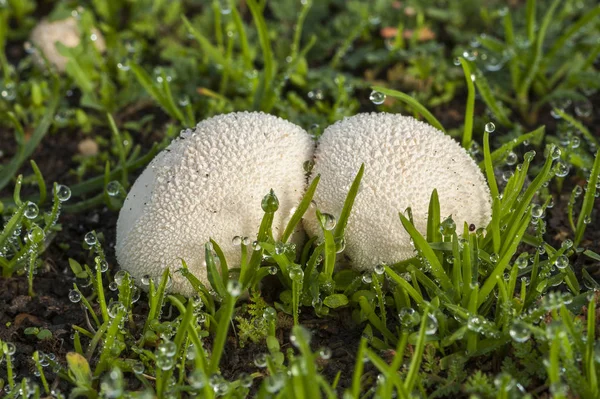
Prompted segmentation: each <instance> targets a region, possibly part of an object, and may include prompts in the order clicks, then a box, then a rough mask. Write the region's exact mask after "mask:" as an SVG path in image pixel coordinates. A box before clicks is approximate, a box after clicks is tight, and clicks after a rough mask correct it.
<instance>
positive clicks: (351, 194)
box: [333, 164, 365, 238]
mask: <svg viewBox="0 0 600 399" xmlns="http://www.w3.org/2000/svg"><path fill="white" fill-rule="evenodd" d="M364 173H365V164H362V165H360V169H359V170H358V173H357V174H356V177H354V181H353V182H352V185H351V186H350V190H349V191H348V195H347V196H346V200H345V201H344V207H343V208H342V212H341V213H340V217H339V218H338V220H337V224H336V226H335V232H334V234H333V235H334V237H335V238H341V237H343V236H344V231H345V230H346V226H347V225H348V219H349V218H350V212H352V207H353V206H354V200H355V199H356V195H357V194H358V189H359V188H360V181H361V180H362V177H363V175H364Z"/></svg>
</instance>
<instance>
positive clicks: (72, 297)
mask: <svg viewBox="0 0 600 399" xmlns="http://www.w3.org/2000/svg"><path fill="white" fill-rule="evenodd" d="M69 301H71V302H73V303H77V302H79V301H81V294H80V293H79V292H78V291H75V290H71V291H69Z"/></svg>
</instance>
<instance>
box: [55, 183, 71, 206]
mask: <svg viewBox="0 0 600 399" xmlns="http://www.w3.org/2000/svg"><path fill="white" fill-rule="evenodd" d="M56 197H57V198H58V200H59V201H60V202H65V201H68V200H69V198H71V189H70V188H69V187H67V186H65V185H63V184H58V185H57V186H56Z"/></svg>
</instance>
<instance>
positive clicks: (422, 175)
mask: <svg viewBox="0 0 600 399" xmlns="http://www.w3.org/2000/svg"><path fill="white" fill-rule="evenodd" d="M313 159H314V167H313V169H312V176H313V178H314V176H317V175H321V181H320V182H319V185H318V187H317V190H316V192H315V195H314V198H313V199H314V201H315V202H316V204H317V207H318V208H319V209H320V210H321V211H322V212H327V213H330V214H332V215H334V216H335V217H339V215H340V213H341V210H342V207H343V204H344V200H345V198H346V195H347V192H348V189H349V187H350V185H351V184H352V182H353V180H354V178H355V176H356V173H357V172H358V170H359V169H360V166H361V164H363V163H364V164H365V172H364V175H363V178H362V181H361V186H360V190H359V192H358V194H357V196H356V199H355V203H354V207H353V210H352V213H351V215H350V218H349V220H348V225H347V228H346V231H345V240H346V246H345V249H344V254H345V255H346V257H347V258H348V259H349V261H350V264H351V265H352V267H354V268H355V269H357V270H372V269H373V268H374V267H375V266H376V265H378V264H381V263H395V262H398V261H401V260H404V259H408V258H411V257H413V256H414V252H413V246H412V244H411V242H410V237H409V235H408V233H407V232H406V231H405V230H404V228H403V226H402V224H401V222H400V219H399V217H398V212H402V211H404V210H405V209H406V208H407V207H409V206H410V207H412V213H413V219H414V224H415V227H416V228H417V229H418V230H419V231H420V232H421V233H425V231H426V225H427V212H428V206H429V200H430V196H431V193H432V191H433V190H434V189H437V191H438V194H439V198H440V208H441V214H442V215H443V216H447V215H452V217H453V219H454V220H455V221H456V222H457V223H459V222H460V223H461V224H462V222H467V223H469V224H474V225H475V226H477V227H483V226H486V225H487V224H488V223H489V221H490V218H491V197H490V192H489V188H488V186H487V183H486V181H485V179H484V177H483V175H482V173H481V171H480V169H479V167H478V166H477V164H476V163H475V162H474V161H473V159H472V158H471V157H470V156H469V155H468V154H467V152H466V151H465V150H464V149H463V148H462V147H461V146H460V145H459V144H458V143H457V142H456V141H454V140H453V139H452V138H450V137H449V136H447V135H445V134H444V133H442V132H441V131H439V130H436V129H435V128H433V127H432V126H430V125H428V124H426V123H423V122H419V121H417V120H416V119H414V118H411V117H406V116H401V115H395V114H387V113H371V114H358V115H356V116H353V117H349V118H345V119H344V120H342V121H339V122H337V123H335V124H334V125H332V126H329V127H328V128H327V129H325V131H324V133H323V135H322V136H321V137H320V139H319V142H318V144H317V147H316V150H315V144H314V140H313V138H312V137H311V136H310V135H309V134H308V133H307V132H306V131H304V130H303V129H302V128H300V127H299V126H296V125H294V124H292V123H290V122H288V121H286V120H283V119H281V118H278V117H275V116H272V115H267V114H264V113H257V112H238V113H231V114H226V115H218V116H215V117H213V118H210V119H207V120H204V121H202V122H200V123H198V125H197V126H196V128H195V130H192V129H187V130H185V131H183V132H182V133H181V136H180V137H179V138H177V139H175V140H174V141H173V142H172V143H171V144H170V145H169V146H168V147H167V148H166V149H165V150H164V151H162V152H161V153H159V154H158V155H157V156H156V158H154V160H153V161H152V162H151V163H150V164H149V166H148V167H147V168H146V169H145V170H144V172H143V173H142V174H141V176H140V177H139V178H138V179H137V181H136V182H135V183H134V185H133V187H132V188H131V191H130V192H129V194H128V195H127V198H126V199H125V203H124V204H123V208H122V209H121V213H120V215H119V219H118V222H117V245H116V254H117V259H118V262H119V264H120V265H121V267H122V268H123V269H125V270H127V271H128V272H129V273H130V274H131V275H132V276H133V277H134V278H135V279H136V280H137V281H140V279H141V278H142V277H143V276H145V275H149V276H150V277H151V278H153V279H158V278H159V277H160V276H161V274H162V272H163V271H164V269H165V268H170V269H171V271H172V272H173V271H176V270H178V269H180V268H181V265H182V263H181V261H182V259H183V260H185V262H186V264H187V266H188V268H189V270H190V272H192V273H193V274H194V275H195V276H196V277H197V278H198V279H200V281H202V282H203V283H205V284H208V278H207V270H206V264H205V260H204V253H205V251H204V245H205V243H206V242H207V241H208V240H209V238H212V239H214V240H215V241H216V242H217V243H219V245H220V246H221V248H222V250H223V252H224V254H225V256H226V258H227V260H228V263H229V264H230V265H233V266H235V265H236V263H237V264H239V262H240V257H241V254H240V248H239V245H235V243H233V242H232V238H233V237H234V236H248V237H256V234H257V231H258V228H259V225H260V222H261V220H262V217H263V214H264V212H263V210H262V208H261V201H262V198H263V197H264V196H265V194H267V193H269V191H270V190H271V189H272V190H273V191H274V192H275V194H276V195H277V197H278V199H279V209H278V211H277V212H276V213H275V217H274V220H273V235H274V237H275V239H277V238H279V237H280V236H281V234H282V233H283V231H284V229H285V226H286V224H287V222H288V220H289V218H290V217H291V215H292V213H293V212H294V210H295V207H296V206H297V205H298V204H299V202H300V201H301V199H302V197H303V195H304V193H305V190H306V187H307V179H306V171H305V170H304V166H303V164H304V163H305V161H310V160H313ZM459 225H460V224H459ZM303 226H304V229H305V230H306V232H307V233H308V234H309V235H311V236H314V235H320V234H321V227H320V225H319V223H318V221H317V218H316V215H315V209H309V210H308V211H307V213H306V214H305V215H304V220H303ZM299 229H300V227H299ZM302 236H303V235H302V232H301V231H297V234H296V235H295V237H294V240H296V241H297V242H299V241H300V240H301V239H302ZM170 289H171V291H172V292H176V293H181V294H184V295H187V296H190V295H194V294H195V291H194V290H193V288H192V286H191V284H190V283H189V282H188V280H187V279H186V278H185V277H184V276H183V275H181V274H180V273H173V274H172V285H171V288H170Z"/></svg>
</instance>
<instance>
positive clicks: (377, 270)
mask: <svg viewBox="0 0 600 399" xmlns="http://www.w3.org/2000/svg"><path fill="white" fill-rule="evenodd" d="M373 270H374V271H375V273H377V274H379V275H381V274H383V273H385V264H383V263H380V264H379V265H377V266H375V268H374V269H373Z"/></svg>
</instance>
